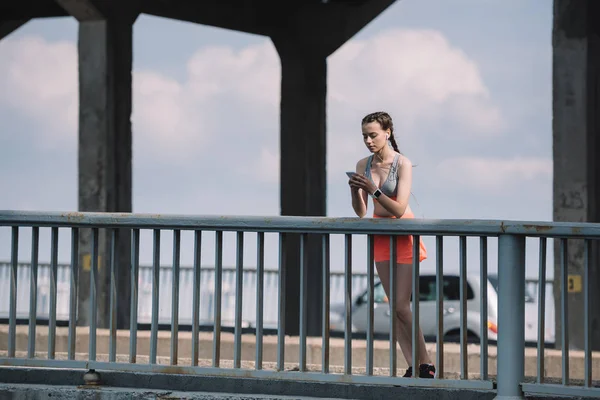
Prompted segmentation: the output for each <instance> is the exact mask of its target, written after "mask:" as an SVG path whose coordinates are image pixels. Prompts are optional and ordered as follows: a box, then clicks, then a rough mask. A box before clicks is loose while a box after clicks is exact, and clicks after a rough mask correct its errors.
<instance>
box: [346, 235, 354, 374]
mask: <svg viewBox="0 0 600 400" xmlns="http://www.w3.org/2000/svg"><path fill="white" fill-rule="evenodd" d="M344 258H345V259H344V281H345V283H346V288H345V289H344V305H345V308H346V312H345V313H344V314H345V315H344V316H345V317H346V323H345V326H344V344H345V346H344V373H345V374H346V375H352V235H351V234H349V233H347V234H345V235H344Z"/></svg>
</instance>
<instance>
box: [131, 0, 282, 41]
mask: <svg viewBox="0 0 600 400" xmlns="http://www.w3.org/2000/svg"><path fill="white" fill-rule="evenodd" d="M278 10H279V11H280V12H283V10H282V5H281V4H275V6H274V5H273V4H271V3H269V4H268V5H267V4H266V2H265V1H264V0H246V1H243V2H240V1H239V0H205V1H201V2H200V1H170V0H154V1H148V2H144V3H143V4H142V10H141V11H142V12H143V13H145V14H149V15H154V16H157V17H164V18H171V19H176V20H180V21H187V22H193V23H197V24H202V25H208V26H214V27H218V28H224V29H230V30H235V31H239V32H245V33H251V34H256V35H267V36H268V35H269V34H270V33H271V31H270V28H269V27H270V25H272V21H273V18H276V15H277V11H278Z"/></svg>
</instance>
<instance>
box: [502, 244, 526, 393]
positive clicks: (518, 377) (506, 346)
mask: <svg viewBox="0 0 600 400" xmlns="http://www.w3.org/2000/svg"><path fill="white" fill-rule="evenodd" d="M525 248H526V238H525V236H523V235H508V234H500V235H498V361H497V363H498V368H497V370H498V374H497V380H496V382H497V383H496V385H497V393H496V397H497V398H498V399H523V398H524V396H523V388H522V386H521V385H522V383H523V381H524V378H525V362H524V357H525Z"/></svg>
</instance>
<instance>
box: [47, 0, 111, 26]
mask: <svg viewBox="0 0 600 400" xmlns="http://www.w3.org/2000/svg"><path fill="white" fill-rule="evenodd" d="M56 2H57V3H58V5H60V6H61V7H62V8H64V9H65V11H66V12H68V13H69V15H71V16H73V17H75V19H77V20H78V21H98V20H101V19H104V18H106V16H105V15H104V14H103V13H101V12H100V10H99V9H98V7H96V6H95V5H94V2H93V1H91V0H56Z"/></svg>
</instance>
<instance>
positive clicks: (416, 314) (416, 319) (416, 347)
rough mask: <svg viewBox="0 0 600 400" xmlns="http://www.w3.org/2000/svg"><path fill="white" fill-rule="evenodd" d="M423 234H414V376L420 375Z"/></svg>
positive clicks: (412, 340) (412, 336)
mask: <svg viewBox="0 0 600 400" xmlns="http://www.w3.org/2000/svg"><path fill="white" fill-rule="evenodd" d="M420 246H421V236H419V235H413V249H412V251H413V259H412V282H411V285H412V334H411V342H412V365H413V370H412V373H413V377H418V376H419V357H420V355H419V325H420V324H419V262H420V249H421V247H420Z"/></svg>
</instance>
